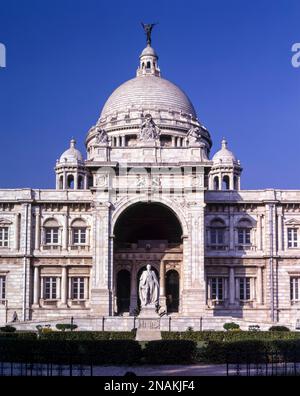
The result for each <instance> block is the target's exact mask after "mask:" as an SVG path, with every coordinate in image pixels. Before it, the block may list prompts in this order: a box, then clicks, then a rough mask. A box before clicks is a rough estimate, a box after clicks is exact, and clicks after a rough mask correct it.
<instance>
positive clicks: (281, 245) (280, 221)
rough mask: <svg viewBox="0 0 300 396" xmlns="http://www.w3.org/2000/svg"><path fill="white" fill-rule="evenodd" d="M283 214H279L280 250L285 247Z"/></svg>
mask: <svg viewBox="0 0 300 396" xmlns="http://www.w3.org/2000/svg"><path fill="white" fill-rule="evenodd" d="M282 236H283V216H282V214H278V250H279V251H280V252H281V251H282V250H284V248H283V243H282V242H283V238H282Z"/></svg>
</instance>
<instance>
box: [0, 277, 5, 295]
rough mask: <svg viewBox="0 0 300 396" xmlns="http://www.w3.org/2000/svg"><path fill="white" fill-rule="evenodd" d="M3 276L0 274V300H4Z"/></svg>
mask: <svg viewBox="0 0 300 396" xmlns="http://www.w3.org/2000/svg"><path fill="white" fill-rule="evenodd" d="M5 283H6V278H5V276H0V300H5Z"/></svg>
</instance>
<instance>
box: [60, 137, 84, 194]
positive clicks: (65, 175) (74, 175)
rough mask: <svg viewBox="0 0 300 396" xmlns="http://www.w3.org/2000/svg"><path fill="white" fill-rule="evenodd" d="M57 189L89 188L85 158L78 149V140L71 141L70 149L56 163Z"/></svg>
mask: <svg viewBox="0 0 300 396" xmlns="http://www.w3.org/2000/svg"><path fill="white" fill-rule="evenodd" d="M55 173H56V189H57V190H68V189H69V190H83V189H86V188H87V172H86V168H85V163H84V159H83V156H82V154H81V152H80V151H79V150H77V149H76V140H75V139H73V138H72V139H71V141H70V147H69V148H68V149H67V150H66V151H64V152H63V154H62V155H61V156H60V158H59V159H58V160H57V161H56V166H55Z"/></svg>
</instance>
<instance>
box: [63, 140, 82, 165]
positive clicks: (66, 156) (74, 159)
mask: <svg viewBox="0 0 300 396" xmlns="http://www.w3.org/2000/svg"><path fill="white" fill-rule="evenodd" d="M75 146H76V141H75V140H74V139H72V140H71V141H70V148H68V150H66V151H65V152H64V153H63V154H62V155H61V156H60V159H59V162H60V163H61V164H64V163H78V162H84V161H83V157H82V154H81V152H80V151H79V150H77V149H76V148H75Z"/></svg>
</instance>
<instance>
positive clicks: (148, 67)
mask: <svg viewBox="0 0 300 396" xmlns="http://www.w3.org/2000/svg"><path fill="white" fill-rule="evenodd" d="M147 69H151V62H150V61H148V62H147Z"/></svg>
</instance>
